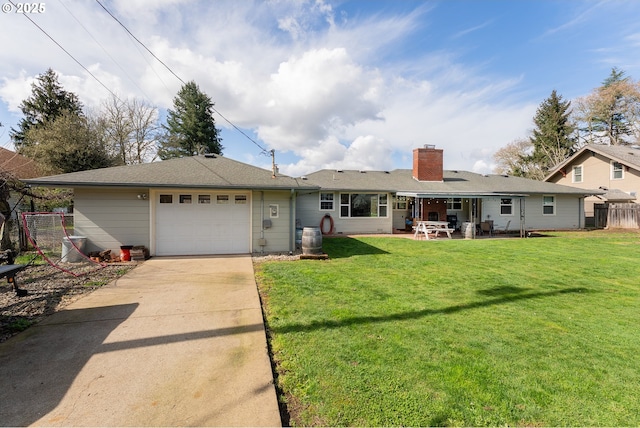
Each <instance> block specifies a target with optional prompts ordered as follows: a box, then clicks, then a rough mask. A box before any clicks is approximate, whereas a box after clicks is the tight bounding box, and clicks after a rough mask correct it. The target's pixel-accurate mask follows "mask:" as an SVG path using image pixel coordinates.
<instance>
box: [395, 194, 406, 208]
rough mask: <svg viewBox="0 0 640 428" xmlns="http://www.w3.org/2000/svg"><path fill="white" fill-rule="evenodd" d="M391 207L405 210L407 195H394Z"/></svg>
mask: <svg viewBox="0 0 640 428" xmlns="http://www.w3.org/2000/svg"><path fill="white" fill-rule="evenodd" d="M393 208H394V209H396V210H406V209H407V197H406V196H396V197H395V198H393Z"/></svg>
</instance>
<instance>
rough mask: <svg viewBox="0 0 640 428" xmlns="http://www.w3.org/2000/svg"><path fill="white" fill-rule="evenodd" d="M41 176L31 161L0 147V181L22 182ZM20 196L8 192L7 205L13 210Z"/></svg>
mask: <svg viewBox="0 0 640 428" xmlns="http://www.w3.org/2000/svg"><path fill="white" fill-rule="evenodd" d="M40 175H42V173H41V172H40V170H39V168H38V167H37V166H36V164H35V162H34V161H33V160H32V159H29V158H27V157H24V156H22V155H21V154H18V153H16V152H13V151H11V150H7V149H5V148H3V147H0V179H1V180H3V183H4V180H7V179H13V180H23V179H27V178H34V177H39V176H40ZM20 196H21V195H20V194H17V193H16V192H10V197H9V205H10V208H11V209H13V208H14V207H15V205H16V204H17V203H18V201H19V200H20V199H21V198H20Z"/></svg>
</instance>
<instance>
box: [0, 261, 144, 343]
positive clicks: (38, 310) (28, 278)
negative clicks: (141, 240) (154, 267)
mask: <svg viewBox="0 0 640 428" xmlns="http://www.w3.org/2000/svg"><path fill="white" fill-rule="evenodd" d="M135 266H136V263H133V262H132V263H122V264H120V263H119V264H114V265H108V266H107V267H105V268H103V269H98V270H96V271H94V272H91V273H88V274H85V275H83V276H80V277H75V276H73V275H70V274H68V273H65V272H62V271H60V270H58V269H56V268H54V267H53V266H50V265H37V266H29V267H27V268H26V269H25V270H23V271H22V272H19V273H18V274H17V276H16V279H17V282H18V286H19V287H20V289H23V290H26V291H27V292H28V293H29V294H28V295H27V296H24V297H18V296H17V295H16V293H15V292H14V291H13V289H12V287H11V284H8V283H6V280H4V279H1V280H0V342H4V341H5V340H7V339H8V338H10V337H11V336H13V335H15V334H17V333H19V332H21V331H23V330H25V329H27V328H28V327H29V326H31V325H33V324H35V323H37V322H38V321H40V320H41V319H43V318H44V317H46V316H48V315H51V314H53V313H54V312H57V311H59V310H61V309H62V308H64V307H65V306H67V305H69V304H70V303H73V302H75V301H76V300H78V299H79V298H81V297H82V296H84V295H85V294H88V293H91V292H92V291H94V290H96V289H97V288H100V287H102V286H104V285H106V284H109V283H110V282H111V281H113V280H115V279H117V278H119V277H121V276H122V275H124V274H125V273H127V272H128V271H130V270H131V269H133V268H134V267H135Z"/></svg>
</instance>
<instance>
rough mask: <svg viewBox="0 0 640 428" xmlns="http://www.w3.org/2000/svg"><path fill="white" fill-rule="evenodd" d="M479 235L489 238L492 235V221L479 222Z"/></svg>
mask: <svg viewBox="0 0 640 428" xmlns="http://www.w3.org/2000/svg"><path fill="white" fill-rule="evenodd" d="M480 233H481V234H483V235H484V234H487V235H489V236H491V235H492V234H493V220H487V221H482V222H480Z"/></svg>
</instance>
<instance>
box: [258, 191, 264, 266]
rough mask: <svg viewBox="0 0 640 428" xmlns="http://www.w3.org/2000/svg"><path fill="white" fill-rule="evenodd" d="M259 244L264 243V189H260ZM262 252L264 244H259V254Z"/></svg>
mask: <svg viewBox="0 0 640 428" xmlns="http://www.w3.org/2000/svg"><path fill="white" fill-rule="evenodd" d="M259 242H260V244H262V243H264V190H261V191H260V241H259ZM263 253H264V245H260V254H263Z"/></svg>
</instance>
